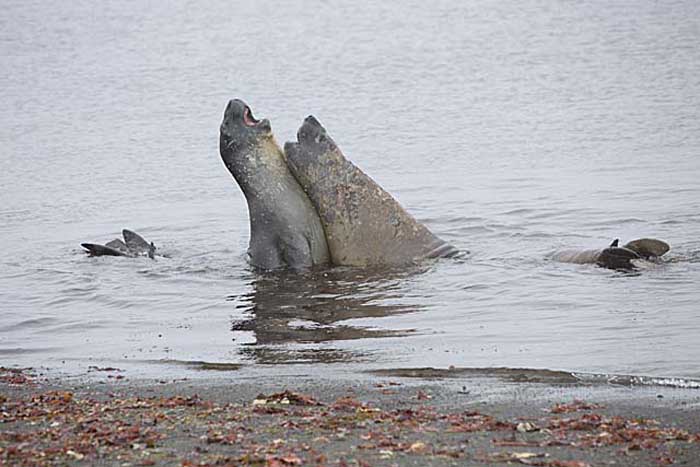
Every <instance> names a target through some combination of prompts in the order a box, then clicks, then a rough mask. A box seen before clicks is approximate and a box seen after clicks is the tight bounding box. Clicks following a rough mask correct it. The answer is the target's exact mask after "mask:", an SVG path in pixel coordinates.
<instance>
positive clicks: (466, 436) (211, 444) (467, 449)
mask: <svg viewBox="0 0 700 467" xmlns="http://www.w3.org/2000/svg"><path fill="white" fill-rule="evenodd" d="M116 370H117V369H115V368H101V369H99V368H98V369H97V370H95V372H96V373H97V375H98V376H96V377H93V378H91V379H89V380H88V379H86V378H80V379H75V380H70V379H61V378H55V377H48V378H47V377H37V376H35V375H33V373H32V371H31V370H17V369H6V368H3V369H2V370H0V408H1V409H2V410H0V413H2V415H0V465H2V464H3V463H7V465H55V464H61V465H65V464H68V465H120V466H121V465H271V466H285V465H361V466H365V465H499V464H500V465H505V464H516V465H517V464H523V465H536V466H548V467H586V466H598V465H623V466H626V465H630V466H633V465H634V466H657V465H694V463H696V462H697V461H696V459H700V391H698V390H696V389H678V388H665V387H652V388H650V387H634V386H629V387H624V386H623V387H620V386H615V387H613V386H609V385H585V384H543V383H537V382H534V383H533V382H513V381H504V380H503V379H498V378H496V379H494V378H491V379H487V380H484V379H481V380H477V379H474V378H466V377H461V378H460V377H454V378H449V379H448V378H443V379H430V380H428V379H425V378H410V377H406V376H405V375H404V376H403V377H402V376H395V375H387V376H378V375H363V376H359V375H358V378H357V379H355V380H353V379H352V377H347V378H324V377H319V376H313V377H309V376H280V377H270V378H265V379H263V380H255V379H248V378H246V379H243V380H237V378H236V375H235V373H233V374H232V376H231V377H230V378H228V379H225V378H216V379H206V378H201V379H192V380H176V381H172V380H171V381H163V380H160V381H158V380H133V379H128V378H125V377H124V376H123V375H120V374H119V372H118V371H116ZM119 376H122V377H121V378H119Z"/></svg>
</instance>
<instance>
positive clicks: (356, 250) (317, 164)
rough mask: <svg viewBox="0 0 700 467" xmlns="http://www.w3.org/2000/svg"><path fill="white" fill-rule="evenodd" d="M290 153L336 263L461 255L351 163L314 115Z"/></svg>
mask: <svg viewBox="0 0 700 467" xmlns="http://www.w3.org/2000/svg"><path fill="white" fill-rule="evenodd" d="M284 151H285V154H286V156H287V163H288V164H289V168H290V170H291V171H292V173H293V174H294V176H295V177H296V179H297V180H299V183H300V184H301V186H302V187H303V188H304V190H305V191H306V193H307V194H308V195H309V198H310V199H311V202H312V203H313V205H314V207H315V208H316V210H317V211H318V213H319V215H320V216H321V222H322V223H323V228H324V230H325V231H326V240H327V241H328V248H329V250H330V253H331V261H332V262H333V264H335V265H342V266H360V267H366V266H389V267H391V266H401V265H407V264H411V263H415V262H417V261H419V260H421V259H424V258H428V257H439V256H450V255H453V254H455V253H456V252H457V250H456V249H455V248H454V247H452V246H450V245H448V244H447V243H445V242H444V241H443V240H441V239H440V238H438V237H437V236H435V235H434V234H433V233H432V232H430V230H428V228H427V227H425V226H424V225H423V224H421V223H420V222H418V221H416V220H415V219H414V218H413V217H412V216H411V215H410V214H409V213H408V212H406V211H405V210H404V209H403V208H402V207H401V205H400V204H399V203H398V202H397V201H396V200H395V199H394V198H393V197H392V196H391V195H390V194H389V193H387V192H386V191H384V189H382V187H380V186H379V185H378V184H377V183H376V182H375V181H374V180H372V179H371V178H370V177H369V176H367V175H366V174H365V173H364V172H362V171H361V170H360V169H359V168H357V167H356V166H355V165H354V164H353V163H352V162H350V161H348V160H347V159H346V158H345V156H344V155H343V153H342V152H341V151H340V149H339V148H338V146H337V145H336V144H335V142H334V141H333V140H332V139H331V137H330V136H328V134H327V133H326V130H325V128H323V127H322V126H321V124H320V123H319V122H318V121H317V120H316V119H315V118H314V117H313V116H309V117H307V118H306V120H304V123H303V124H302V126H301V128H300V129H299V131H298V132H297V142H296V143H287V144H285V146H284Z"/></svg>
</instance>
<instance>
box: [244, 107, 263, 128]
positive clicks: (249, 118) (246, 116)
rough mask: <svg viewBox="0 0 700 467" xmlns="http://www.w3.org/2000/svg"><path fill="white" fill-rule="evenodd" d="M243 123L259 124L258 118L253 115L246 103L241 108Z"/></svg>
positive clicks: (246, 124) (247, 124)
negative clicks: (243, 107) (242, 108)
mask: <svg viewBox="0 0 700 467" xmlns="http://www.w3.org/2000/svg"><path fill="white" fill-rule="evenodd" d="M243 124H244V125H245V126H257V125H258V124H260V120H257V119H256V118H255V117H253V112H252V111H251V110H250V107H248V106H247V105H246V106H245V109H244V110H243Z"/></svg>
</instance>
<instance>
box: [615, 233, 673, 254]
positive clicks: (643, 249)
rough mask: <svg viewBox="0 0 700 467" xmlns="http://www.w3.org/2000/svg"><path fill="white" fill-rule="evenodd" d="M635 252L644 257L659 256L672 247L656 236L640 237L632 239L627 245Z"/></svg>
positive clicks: (626, 246)
mask: <svg viewBox="0 0 700 467" xmlns="http://www.w3.org/2000/svg"><path fill="white" fill-rule="evenodd" d="M625 248H628V249H630V250H632V251H634V252H635V253H637V254H638V255H639V256H641V257H642V258H658V257H659V256H663V255H665V254H666V252H668V250H670V249H671V247H670V246H669V245H668V243H666V242H663V241H661V240H657V239H655V238H639V239H637V240H632V241H631V242H629V243H627V245H625Z"/></svg>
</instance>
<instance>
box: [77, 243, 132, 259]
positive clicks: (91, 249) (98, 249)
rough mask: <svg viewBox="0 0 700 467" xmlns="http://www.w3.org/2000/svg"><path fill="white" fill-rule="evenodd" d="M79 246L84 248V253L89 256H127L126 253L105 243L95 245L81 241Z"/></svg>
mask: <svg viewBox="0 0 700 467" xmlns="http://www.w3.org/2000/svg"><path fill="white" fill-rule="evenodd" d="M110 243H111V242H110ZM80 246H82V247H83V248H85V249H86V250H87V251H86V253H87V254H89V255H90V256H129V254H128V253H124V252H122V251H119V250H117V249H116V248H112V247H109V246H107V245H97V244H96V243H81V244H80Z"/></svg>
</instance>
